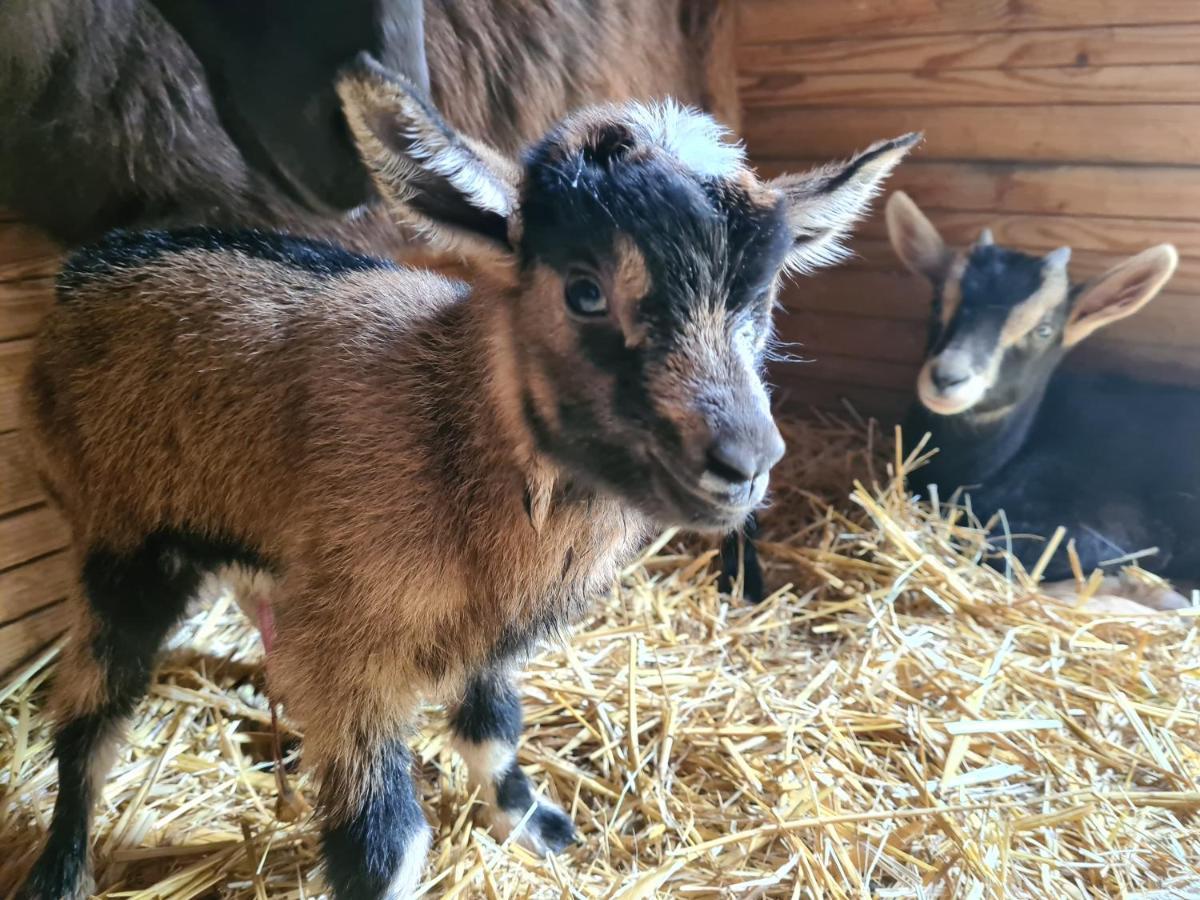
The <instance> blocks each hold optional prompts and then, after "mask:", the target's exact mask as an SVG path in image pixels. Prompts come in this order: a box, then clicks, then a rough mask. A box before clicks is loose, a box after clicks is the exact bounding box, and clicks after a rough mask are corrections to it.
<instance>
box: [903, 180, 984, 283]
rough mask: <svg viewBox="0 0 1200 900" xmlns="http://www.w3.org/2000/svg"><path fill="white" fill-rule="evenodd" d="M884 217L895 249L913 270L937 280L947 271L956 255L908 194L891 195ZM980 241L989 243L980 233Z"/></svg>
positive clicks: (915, 272)
mask: <svg viewBox="0 0 1200 900" xmlns="http://www.w3.org/2000/svg"><path fill="white" fill-rule="evenodd" d="M884 218H886V219H887V233H888V240H889V241H891V244H892V249H893V250H894V251H895V252H896V255H897V256H898V257H900V261H901V262H902V263H904V265H905V266H906V267H907V268H908V270H909V271H910V272H913V273H914V274H916V275H923V276H924V277H925V278H928V279H929V280H930V281H937V280H938V279H940V278H941V277H942V276H943V275H944V274H945V273H946V269H947V268H948V267H949V265H950V260H951V259H952V258H953V256H954V254H953V253H952V252H951V251H950V250H949V249H948V248H947V247H946V242H945V241H943V240H942V236H941V235H940V234H938V230H937V229H936V228H934V227H933V223H932V222H930V221H929V219H927V218H926V217H925V214H924V213H923V212H921V210H920V208H919V207H918V206H917V204H915V203H914V202H913V201H912V198H911V197H909V196H908V194H906V193H904V191H896V192H895V193H894V194H892V196H890V197H888V202H887V207H886V208H885V210H884ZM985 234H986V236H987V238H988V240H987V241H986V243H991V240H990V238H991V232H990V231H986V232H985ZM980 243H981V244H982V243H985V242H984V235H980Z"/></svg>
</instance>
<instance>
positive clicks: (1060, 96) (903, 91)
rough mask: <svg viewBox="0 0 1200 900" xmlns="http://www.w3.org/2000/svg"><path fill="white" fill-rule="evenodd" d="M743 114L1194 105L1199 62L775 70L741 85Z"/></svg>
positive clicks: (1199, 92) (1199, 97)
mask: <svg viewBox="0 0 1200 900" xmlns="http://www.w3.org/2000/svg"><path fill="white" fill-rule="evenodd" d="M740 87H741V91H740V94H741V98H742V103H743V106H744V107H745V108H746V110H747V112H748V113H749V114H750V115H753V110H756V109H761V108H767V107H780V106H782V107H793V108H797V109H808V108H818V107H833V108H844V107H847V106H852V107H856V108H860V109H863V108H866V109H870V108H875V107H885V108H890V107H896V106H904V107H927V106H955V105H975V104H979V105H993V106H1050V105H1055V104H1098V105H1105V106H1111V105H1119V104H1131V103H1140V104H1156V103H1196V102H1198V101H1200V65H1152V66H1080V67H1054V68H1028V69H963V70H952V71H942V70H923V71H913V72H892V73H889V74H887V75H886V76H883V77H881V76H880V75H879V74H878V73H876V72H849V73H842V74H823V73H817V72H796V73H790V72H777V73H774V74H770V75H761V76H759V77H758V78H756V79H754V80H753V81H752V82H746V81H743V82H742V83H741V86H740Z"/></svg>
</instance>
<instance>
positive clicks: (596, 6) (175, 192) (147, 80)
mask: <svg viewBox="0 0 1200 900" xmlns="http://www.w3.org/2000/svg"><path fill="white" fill-rule="evenodd" d="M720 5H721V0H613V2H605V3H592V2H587V0H552V2H542V0H511V2H506V3H493V2H491V0H443V2H429V3H427V10H426V16H425V33H426V47H427V56H428V66H429V81H430V82H431V86H432V95H433V99H434V101H435V102H436V103H437V105H438V106H439V107H440V108H442V109H445V110H446V111H447V113H448V118H449V119H450V121H451V122H452V123H454V124H455V125H457V126H458V127H460V128H461V129H462V130H464V131H466V132H468V133H471V134H476V135H480V136H486V137H488V138H489V139H490V140H491V141H492V142H493V143H494V144H495V145H497V146H498V147H499V148H500V149H501V150H504V151H508V152H513V151H515V150H517V149H518V148H520V147H521V146H523V145H524V144H525V143H526V142H528V141H530V140H532V139H534V138H536V137H538V136H540V135H541V134H542V133H544V131H545V129H546V128H547V127H548V126H549V125H550V124H551V123H552V122H554V121H556V120H557V119H559V118H560V117H561V116H562V115H563V114H565V113H566V112H567V111H568V110H570V109H572V108H575V107H577V106H579V105H582V104H588V103H595V102H597V101H601V100H620V99H626V98H643V99H646V98H650V97H655V96H660V95H662V94H666V93H670V94H673V95H675V96H677V97H679V98H681V99H682V100H684V101H685V102H697V103H700V102H705V103H708V104H709V105H710V107H712V106H720V107H721V110H719V111H720V112H723V113H724V114H725V116H726V117H727V118H728V117H730V116H732V115H733V114H734V112H735V105H734V104H733V103H732V102H731V98H730V97H729V96H728V95H727V92H722V91H720V90H715V89H714V88H712V87H711V86H710V85H709V84H708V82H709V81H710V80H711V79H712V78H713V77H714V76H713V72H712V71H711V68H712V63H711V62H710V61H709V56H710V55H711V53H712V52H713V51H712V47H713V34H714V33H715V30H716V29H717V28H718V26H719V23H720V17H719V16H718V14H717V8H718V7H719V6H720ZM385 7H386V4H385ZM382 34H383V35H384V37H383V39H382V41H383V44H384V46H383V48H382V58H383V60H384V62H385V63H388V64H390V65H391V66H392V67H393V68H397V69H402V68H403V66H402V65H400V64H401V63H403V62H405V60H402V59H397V58H395V56H396V54H398V53H403V52H404V51H405V49H406V48H408V47H410V46H411V39H410V36H409V35H407V34H406V33H404V29H403V28H396V29H393V30H392V31H389V30H387V29H386V28H384V29H383V30H382ZM305 49H308V50H316V49H320V48H297V52H299V51H301V50H305ZM361 49H368V48H367V47H366V46H364V47H363V48H361ZM310 55H311V54H310ZM281 64H284V65H286V60H285V61H284V62H283V63H281ZM327 93H328V96H329V100H330V102H331V103H332V84H330V86H329V90H328V92H327ZM294 102H297V103H298V102H299V101H298V100H297V101H294ZM346 165H349V166H352V165H355V162H354V160H353V157H352V156H349V155H348V156H347V162H346ZM364 177H365V176H364ZM0 203H2V204H4V205H8V206H12V207H14V208H16V209H17V210H18V211H19V212H21V213H22V214H23V215H24V216H26V217H27V218H29V219H30V220H31V221H33V222H35V223H37V224H39V225H42V226H44V227H46V228H48V229H49V230H51V231H52V232H53V233H54V234H55V235H56V236H58V237H60V238H63V239H65V240H68V241H74V240H79V239H84V238H88V237H93V236H96V235H98V234H99V233H101V232H103V231H105V230H107V229H108V228H111V227H114V226H127V225H130V224H142V225H145V224H188V223H194V222H204V223H210V224H223V225H257V226H268V227H271V226H274V227H278V226H281V225H287V226H289V227H290V228H291V229H292V230H299V231H301V232H303V233H308V234H317V235H324V236H328V237H333V238H336V239H338V240H340V241H343V242H346V243H349V244H352V245H353V246H356V247H359V248H362V249H369V250H372V251H374V252H388V253H396V252H400V249H401V246H402V245H401V244H400V243H399V242H398V241H397V240H396V238H395V235H394V233H392V232H391V230H390V229H388V228H387V227H386V224H385V223H381V222H379V221H378V220H377V217H376V215H375V214H371V215H369V216H365V217H364V216H362V215H359V216H356V217H352V218H347V219H344V220H341V221H339V220H338V219H337V218H336V217H333V216H331V215H330V214H329V212H328V211H320V212H314V211H313V210H312V209H310V208H306V207H304V206H302V205H301V204H300V203H298V202H297V201H296V200H294V199H292V197H291V196H289V194H288V193H287V192H286V191H285V190H283V188H282V186H281V184H280V183H279V181H278V179H277V178H275V177H274V176H273V175H272V173H270V172H265V171H263V170H261V169H260V168H258V167H256V166H255V165H253V164H252V163H251V162H250V161H248V158H247V157H246V156H245V155H244V152H243V148H242V146H241V145H240V144H239V143H238V142H237V141H235V140H234V139H233V138H232V137H231V136H230V134H229V133H228V132H227V131H226V129H225V127H224V125H223V124H222V121H221V118H220V116H219V115H218V112H217V108H216V105H215V104H214V100H213V96H212V93H211V88H210V86H209V83H208V79H207V77H206V74H205V72H204V70H203V68H202V67H201V64H200V61H199V60H198V59H197V56H196V54H195V53H194V52H193V50H192V48H191V47H190V46H189V45H188V44H187V43H186V41H185V40H184V39H183V38H181V37H180V34H179V32H177V31H176V29H175V28H174V27H173V26H172V25H171V24H169V23H168V22H167V21H166V20H165V19H164V18H163V16H162V15H160V13H159V11H158V9H157V8H156V6H155V5H154V4H153V3H152V2H150V0H106V2H103V3H102V2H98V0H12V2H8V3H5V4H2V5H0Z"/></svg>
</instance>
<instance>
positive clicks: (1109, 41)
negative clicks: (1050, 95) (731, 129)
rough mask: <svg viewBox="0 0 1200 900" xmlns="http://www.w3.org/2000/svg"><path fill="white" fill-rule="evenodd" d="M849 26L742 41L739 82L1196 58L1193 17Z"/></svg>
mask: <svg viewBox="0 0 1200 900" xmlns="http://www.w3.org/2000/svg"><path fill="white" fill-rule="evenodd" d="M1067 2H1070V0H1067ZM848 34H849V32H844V33H841V34H839V35H838V37H837V39H835V40H827V41H812V40H807V41H805V40H801V41H785V42H781V43H770V44H747V45H744V46H742V47H741V48H739V52H738V58H737V62H738V71H739V74H740V76H741V79H740V83H741V85H742V86H743V88H746V87H751V88H752V87H754V86H756V85H757V84H758V83H759V80H760V79H762V78H764V77H768V78H769V77H773V76H776V75H788V74H793V75H794V74H803V75H808V74H813V75H819V74H824V75H829V74H835V73H839V72H875V73H883V72H946V71H959V70H970V69H1022V68H1038V67H1046V66H1076V67H1080V66H1130V65H1140V64H1142V63H1145V62H1148V61H1153V62H1155V63H1162V64H1173V63H1200V24H1191V25H1146V26H1143V25H1131V26H1118V27H1107V28H1079V29H1071V30H1061V29H1056V30H1052V31H999V30H996V31H987V32H982V33H951V34H921V35H902V36H899V37H865V38H857V39H854V38H852V39H843V38H845V37H846V36H847V35H848Z"/></svg>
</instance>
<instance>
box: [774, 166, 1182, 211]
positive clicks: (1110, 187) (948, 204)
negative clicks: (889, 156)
mask: <svg viewBox="0 0 1200 900" xmlns="http://www.w3.org/2000/svg"><path fill="white" fill-rule="evenodd" d="M813 165H815V162H805V161H800V162H795V163H786V164H780V163H777V162H773V163H770V164H769V165H766V166H764V167H763V171H764V172H765V173H766V174H770V175H774V174H777V173H778V172H781V171H789V170H798V171H804V170H806V169H808V168H810V167H811V166H813ZM888 190H889V191H892V190H902V191H907V192H908V193H909V194H911V195H912V197H913V199H914V200H916V201H917V204H918V205H919V206H921V207H922V208H924V207H929V208H930V209H948V210H959V211H962V210H976V211H980V210H982V211H985V212H988V213H1034V214H1041V215H1063V216H1109V217H1114V218H1118V217H1119V218H1135V219H1136V218H1145V219H1163V220H1171V221H1174V220H1177V219H1178V220H1182V221H1192V222H1195V221H1196V220H1198V219H1200V175H1198V174H1197V172H1196V170H1195V169H1194V168H1190V167H1186V166H1103V165H1093V166H1070V165H1065V166H1063V165H1053V164H1031V163H1004V162H978V163H958V162H937V161H926V160H906V161H905V162H904V164H903V165H901V166H900V167H899V168H898V169H896V171H895V172H894V173H893V174H892V176H891V177H890V178H889V179H888ZM1115 227H1118V228H1119V227H1120V223H1115Z"/></svg>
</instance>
